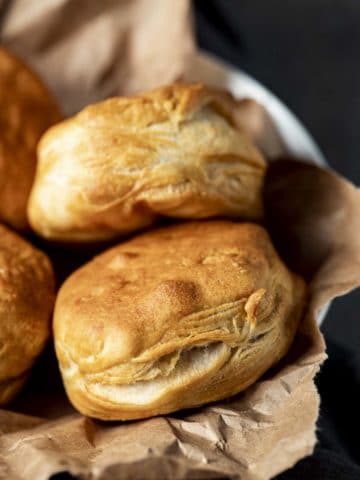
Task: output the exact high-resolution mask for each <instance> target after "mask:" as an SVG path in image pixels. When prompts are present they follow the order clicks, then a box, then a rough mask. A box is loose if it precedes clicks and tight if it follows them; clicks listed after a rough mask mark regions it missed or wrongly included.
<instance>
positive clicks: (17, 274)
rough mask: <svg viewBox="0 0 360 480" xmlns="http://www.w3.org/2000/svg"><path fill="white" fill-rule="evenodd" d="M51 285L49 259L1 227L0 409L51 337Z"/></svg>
mask: <svg viewBox="0 0 360 480" xmlns="http://www.w3.org/2000/svg"><path fill="white" fill-rule="evenodd" d="M54 283H55V282H54V274H53V270H52V266H51V264H50V261H49V260H48V258H47V256H46V255H45V254H44V253H43V252H41V251H40V250H38V249H36V248H35V247H33V246H32V245H30V244H29V243H28V242H27V241H25V240H23V239H22V238H21V237H19V236H18V235H17V234H15V233H13V232H12V231H10V230H9V229H8V228H6V227H4V226H2V225H0V327H1V328H0V405H4V404H6V403H8V402H9V401H10V400H11V399H12V398H13V397H14V396H15V394H16V393H17V392H18V391H19V390H20V388H21V386H22V385H23V383H24V382H25V380H26V378H27V376H28V373H29V370H30V368H31V366H32V364H33V363H34V361H35V359H36V357H37V356H38V355H39V354H40V353H41V351H42V349H43V348H44V346H45V343H46V341H47V339H48V337H49V335H50V316H51V312H52V308H53V304H54V297H55V295H54V288H55V286H54Z"/></svg>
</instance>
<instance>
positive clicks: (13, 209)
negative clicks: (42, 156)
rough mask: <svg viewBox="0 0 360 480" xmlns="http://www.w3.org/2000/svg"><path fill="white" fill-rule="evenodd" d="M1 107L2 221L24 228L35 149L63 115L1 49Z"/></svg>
mask: <svg viewBox="0 0 360 480" xmlns="http://www.w3.org/2000/svg"><path fill="white" fill-rule="evenodd" d="M0 105H1V109H0V221H1V222H5V223H8V224H9V225H11V226H13V227H14V228H17V229H24V228H26V227H27V226H28V222H27V217H26V205H27V200H28V196H29V193H30V189H31V186H32V183H33V180H34V175H35V167H36V146H37V143H38V141H39V139H40V137H41V135H42V134H43V133H44V131H45V130H46V129H47V128H48V127H50V126H51V125H53V124H54V123H56V122H58V121H59V120H60V118H61V116H60V112H59V108H58V106H57V104H56V102H55V100H54V99H53V98H52V96H51V95H50V93H49V92H48V90H47V89H46V88H45V86H44V85H43V84H42V82H41V81H40V79H39V78H38V77H37V76H36V75H35V74H34V73H33V72H31V71H30V70H29V69H28V68H27V67H26V66H25V65H24V64H23V63H22V62H20V61H19V60H18V59H17V58H15V57H14V56H13V55H11V54H10V53H9V52H8V51H6V50H5V49H3V48H1V47H0Z"/></svg>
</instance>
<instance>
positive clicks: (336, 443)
mask: <svg viewBox="0 0 360 480" xmlns="http://www.w3.org/2000/svg"><path fill="white" fill-rule="evenodd" d="M194 6H195V26H196V30H197V39H198V43H199V44H200V47H201V48H203V49H204V50H207V51H209V52H211V53H213V54H216V55H217V56H219V57H220V58H222V59H224V60H226V61H228V62H229V63H232V64H233V65H235V66H237V67H239V68H241V69H243V70H245V71H246V72H247V73H249V74H250V75H252V76H254V77H255V78H257V79H258V80H259V81H260V82H262V83H263V84H265V85H266V86H267V87H268V88H269V89H271V90H272V91H273V92H274V93H275V94H276V95H278V96H279V97H280V99H282V100H283V101H284V102H285V103H286V104H287V105H288V106H289V107H290V108H291V109H292V110H293V111H294V112H295V114H296V115H297V116H298V117H299V118H300V119H301V120H302V121H303V123H304V124H305V125H306V126H307V127H308V129H309V130H310V132H311V133H312V135H313V136H314V137H315V139H316V140H317V142H318V143H319V145H320V148H321V149H322V150H323V152H324V153H325V156H326V157H327V160H328V162H329V163H330V165H331V166H332V167H333V168H334V169H336V170H337V171H338V172H339V173H341V174H343V175H344V176H346V177H347V178H349V179H350V180H352V181H353V182H354V183H356V184H357V185H359V183H360V161H359V157H360V136H359V133H358V128H359V125H360V2H359V0H315V1H314V0H301V1H295V0H294V1H288V2H284V0H271V1H266V0H207V1H202V0H195V1H194ZM354 234H360V232H354ZM359 310H360V290H357V291H356V292H353V293H351V294H349V295H347V296H346V297H343V298H341V299H338V300H336V301H335V302H334V303H333V306H332V307H331V309H330V312H329V313H328V315H327V318H326V320H325V322H324V325H323V327H322V329H323V332H324V334H325V339H326V342H327V351H328V355H329V359H328V360H327V362H326V363H325V365H324V367H323V369H322V371H321V372H320V374H319V375H318V378H317V384H318V388H319V391H320V395H321V410H320V418H319V422H318V438H319V442H318V445H317V447H316V450H315V452H314V454H313V455H312V456H310V457H308V458H305V459H304V460H302V461H300V462H299V463H298V464H297V465H296V466H295V467H294V468H292V469H291V470H288V471H287V472H284V473H283V474H281V475H279V476H278V477H277V479H278V480H300V479H301V480H313V479H314V480H315V479H316V480H333V479H334V480H355V479H356V480H359V479H360V442H359V440H358V436H359V433H358V432H359V428H360V417H359V413H358V410H359V406H360V319H359V318H358V317H359V314H358V312H359Z"/></svg>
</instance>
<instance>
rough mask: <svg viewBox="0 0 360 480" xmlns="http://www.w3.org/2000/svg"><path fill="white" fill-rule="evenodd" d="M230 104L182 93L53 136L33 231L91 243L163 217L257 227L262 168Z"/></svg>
mask: <svg viewBox="0 0 360 480" xmlns="http://www.w3.org/2000/svg"><path fill="white" fill-rule="evenodd" d="M226 99H227V101H226V102H223V101H222V96H221V95H220V94H219V93H218V92H215V91H214V92H213V91H212V90H210V89H208V88H206V87H204V86H203V85H198V84H197V85H179V84H176V85H171V86H168V87H163V88H159V89H157V90H154V91H151V92H149V93H144V94H142V95H139V96H135V97H119V98H112V99H110V100H106V101H105V102H102V103H98V104H96V105H92V106H89V107H87V108H85V110H83V111H82V112H80V113H79V114H78V115H76V116H75V117H73V118H71V119H70V120H67V121H65V122H62V123H61V124H59V125H57V126H55V127H54V128H52V129H50V130H49V131H48V132H47V133H46V134H45V135H44V137H43V138H42V140H41V142H40V146H39V152H38V153H39V164H38V168H37V174H36V180H35V184H34V187H33V190H32V193H31V197H30V201H29V209H28V213H29V219H30V222H31V224H32V226H33V228H34V229H35V230H36V231H37V232H38V233H39V234H41V235H43V236H44V237H47V238H50V239H56V240H65V241H93V240H101V239H106V238H111V237H115V236H117V235H119V234H124V233H128V232H131V231H135V230H137V229H140V228H143V227H145V226H148V225H151V224H152V223H154V221H155V220H156V218H157V217H159V216H168V217H180V218H206V217H212V216H218V215H225V216H233V217H242V218H254V219H255V218H259V217H260V216H261V212H262V203H261V189H262V184H263V177H264V171H265V162H264V160H263V158H262V156H261V154H260V153H259V151H258V150H257V149H256V147H255V146H253V144H252V143H251V141H250V140H249V139H248V137H247V136H246V134H245V133H243V132H240V131H239V130H237V129H236V128H235V127H234V125H233V123H232V118H231V113H230V109H229V108H228V102H229V100H228V96H227V97H226Z"/></svg>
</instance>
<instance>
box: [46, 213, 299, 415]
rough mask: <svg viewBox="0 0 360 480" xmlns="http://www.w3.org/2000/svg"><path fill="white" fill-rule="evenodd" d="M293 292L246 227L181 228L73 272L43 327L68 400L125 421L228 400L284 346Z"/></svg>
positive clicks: (270, 250)
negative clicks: (48, 328)
mask: <svg viewBox="0 0 360 480" xmlns="http://www.w3.org/2000/svg"><path fill="white" fill-rule="evenodd" d="M304 301H305V284H304V281H303V280H302V279H301V278H300V277H299V276H297V275H295V274H293V273H291V272H290V271H289V270H288V269H287V268H286V266H285V265H284V264H283V262H282V261H281V260H280V258H279V257H278V255H277V253H276V251H275V249H274V247H273V246H272V243H271V240H270V238H269V236H268V234H267V232H266V231H265V230H264V229H263V228H262V227H260V226H258V225H255V224H251V223H233V222H230V221H204V222H189V223H184V224H179V225H174V226H170V227H165V228H161V229H158V230H154V231H151V232H149V233H145V234H143V235H140V236H138V237H136V238H134V239H132V240H130V241H127V242H124V243H122V244H120V245H118V246H116V247H114V248H112V249H110V250H108V251H106V252H104V253H102V254H101V255H99V256H98V257H95V259H94V260H92V261H91V262H89V263H88V264H86V265H85V266H83V267H82V268H80V269H79V270H77V271H76V272H75V273H73V274H72V275H71V276H70V277H69V278H68V279H67V280H66V282H65V283H64V284H63V286H62V288H61V289H60V292H59V295H58V298H57V301H56V307H55V316H54V336H55V347H56V352H57V357H58V360H59V364H60V369H61V372H62V377H63V380H64V383H65V388H66V391H67V393H68V396H69V398H70V400H71V402H72V403H73V404H74V406H75V407H76V408H77V409H78V410H80V412H82V413H83V414H85V415H89V416H92V417H95V418H100V419H105V420H119V419H120V420H125V419H135V418H143V417H148V416H153V415H159V414H165V413H169V412H172V411H175V410H178V409H181V408H188V407H194V406H197V405H202V404H204V403H207V402H212V401H215V400H220V399H223V398H226V397H228V396H231V395H234V394H236V393H238V392H240V391H241V390H243V389H244V388H246V387H247V386H248V385H250V384H252V383H253V382H255V381H256V380H257V379H258V378H259V377H260V376H261V375H262V374H263V373H264V372H265V371H266V370H267V369H268V368H270V367H271V366H272V365H273V364H274V363H276V362H277V361H278V360H279V359H280V358H281V357H282V356H283V355H284V354H285V353H286V352H287V350H288V348H289V346H290V344H291V343H292V341H293V338H294V335H295V332H296V328H297V325H298V322H299V319H300V317H301V314H302V311H303V306H304Z"/></svg>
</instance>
